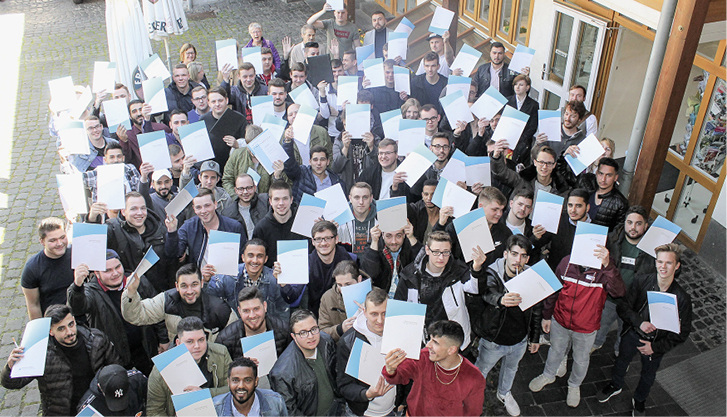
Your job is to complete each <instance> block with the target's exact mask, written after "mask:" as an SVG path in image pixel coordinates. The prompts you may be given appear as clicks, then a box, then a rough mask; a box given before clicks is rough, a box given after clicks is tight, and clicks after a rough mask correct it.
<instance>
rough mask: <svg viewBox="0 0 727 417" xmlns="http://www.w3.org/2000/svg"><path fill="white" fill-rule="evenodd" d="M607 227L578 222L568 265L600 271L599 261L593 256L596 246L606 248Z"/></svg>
mask: <svg viewBox="0 0 727 417" xmlns="http://www.w3.org/2000/svg"><path fill="white" fill-rule="evenodd" d="M607 236H608V227H606V226H600V225H597V224H593V223H586V222H578V224H576V234H575V237H574V238H573V249H572V251H571V255H570V263H572V264H575V265H581V266H585V267H589V268H594V269H601V260H600V259H598V258H596V255H594V254H593V251H595V250H596V249H597V248H596V245H602V246H606V237H607Z"/></svg>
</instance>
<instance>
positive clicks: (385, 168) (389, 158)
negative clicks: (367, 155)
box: [358, 138, 409, 200]
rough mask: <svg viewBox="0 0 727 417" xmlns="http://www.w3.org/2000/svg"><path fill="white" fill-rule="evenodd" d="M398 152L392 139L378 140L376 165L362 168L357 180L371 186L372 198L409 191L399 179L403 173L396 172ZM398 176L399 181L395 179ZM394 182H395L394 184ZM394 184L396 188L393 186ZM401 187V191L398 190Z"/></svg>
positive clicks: (402, 193)
mask: <svg viewBox="0 0 727 417" xmlns="http://www.w3.org/2000/svg"><path fill="white" fill-rule="evenodd" d="M398 152H399V144H398V143H397V142H396V141H395V140H393V139H388V138H387V139H383V140H382V141H381V142H379V151H378V159H377V160H378V162H379V163H378V165H374V164H371V165H370V166H369V167H368V168H366V169H364V170H363V172H362V173H361V176H360V177H359V178H358V179H359V181H361V182H365V183H367V184H369V185H370V186H371V191H372V193H373V196H374V199H376V200H382V199H385V198H390V197H392V196H395V195H403V196H405V195H406V194H408V193H409V186H408V185H407V184H406V183H405V182H403V181H401V178H402V175H405V174H403V173H398V174H397V173H396V172H394V171H395V170H396V167H398V166H399V159H398V158H397V154H398ZM397 176H398V178H399V181H395V179H396V178H397ZM395 183H396V184H395ZM395 185H396V188H394V186H395ZM400 189H401V191H399V190H400Z"/></svg>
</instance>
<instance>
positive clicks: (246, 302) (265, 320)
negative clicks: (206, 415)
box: [217, 264, 292, 385]
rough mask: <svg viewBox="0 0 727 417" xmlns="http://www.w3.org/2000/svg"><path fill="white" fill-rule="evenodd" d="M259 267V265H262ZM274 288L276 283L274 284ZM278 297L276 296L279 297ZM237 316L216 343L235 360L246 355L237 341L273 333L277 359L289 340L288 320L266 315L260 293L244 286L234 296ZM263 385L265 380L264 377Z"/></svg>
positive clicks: (255, 288) (266, 304)
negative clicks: (268, 332)
mask: <svg viewBox="0 0 727 417" xmlns="http://www.w3.org/2000/svg"><path fill="white" fill-rule="evenodd" d="M261 265H262V264H261ZM276 286H277V284H276ZM278 296H279V295H278ZM237 314H239V315H240V320H237V321H236V322H234V323H232V324H230V325H229V326H227V327H225V328H224V329H223V330H222V331H221V332H220V335H219V336H218V337H217V343H219V344H221V345H224V346H225V347H227V351H228V352H230V356H231V357H232V358H234V359H237V358H241V357H243V356H244V355H245V352H243V351H242V344H241V343H240V339H241V338H243V337H249V336H254V335H256V334H262V333H265V332H267V331H270V330H272V331H273V335H274V337H275V349H276V351H277V353H278V356H280V355H281V354H282V353H283V351H284V350H285V348H286V347H287V346H288V343H290V342H291V341H292V340H291V339H290V336H289V333H288V329H287V327H288V319H287V318H286V319H281V318H279V317H275V316H273V315H270V314H268V302H267V301H265V296H264V295H263V292H262V291H261V290H260V289H259V288H258V287H255V286H250V287H243V289H242V290H240V292H239V293H238V295H237ZM265 385H268V384H267V378H265Z"/></svg>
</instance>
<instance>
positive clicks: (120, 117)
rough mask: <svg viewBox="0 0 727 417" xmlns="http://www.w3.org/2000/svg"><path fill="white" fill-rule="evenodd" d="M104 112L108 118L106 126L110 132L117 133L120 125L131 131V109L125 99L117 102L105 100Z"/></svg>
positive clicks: (119, 99)
mask: <svg viewBox="0 0 727 417" xmlns="http://www.w3.org/2000/svg"><path fill="white" fill-rule="evenodd" d="M102 105H103V111H104V115H105V116H106V124H107V125H108V127H109V132H111V133H116V129H118V128H119V125H123V126H124V127H125V128H126V130H131V119H130V118H129V108H128V106H127V104H126V99H125V98H117V99H115V100H105V101H104V102H103V103H102Z"/></svg>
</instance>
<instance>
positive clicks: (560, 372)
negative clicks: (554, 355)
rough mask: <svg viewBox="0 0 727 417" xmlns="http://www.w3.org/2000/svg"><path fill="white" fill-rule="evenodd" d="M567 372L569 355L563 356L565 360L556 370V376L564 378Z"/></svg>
mask: <svg viewBox="0 0 727 417" xmlns="http://www.w3.org/2000/svg"><path fill="white" fill-rule="evenodd" d="M566 372H568V355H566V356H565V357H564V358H563V361H562V362H561V363H560V366H559V367H558V371H556V372H555V376H557V377H558V378H562V377H563V376H565V374H566Z"/></svg>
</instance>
